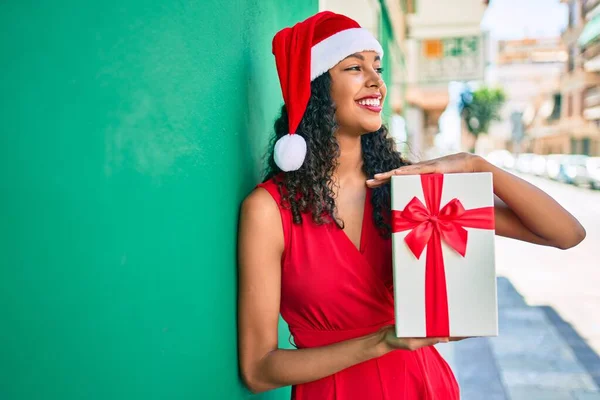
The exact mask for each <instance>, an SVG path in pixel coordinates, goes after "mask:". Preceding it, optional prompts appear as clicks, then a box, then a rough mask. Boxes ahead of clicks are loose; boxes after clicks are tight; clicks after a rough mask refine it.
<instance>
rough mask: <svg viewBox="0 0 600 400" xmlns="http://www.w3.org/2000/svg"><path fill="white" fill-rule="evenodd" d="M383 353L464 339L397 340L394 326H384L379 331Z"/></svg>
mask: <svg viewBox="0 0 600 400" xmlns="http://www.w3.org/2000/svg"><path fill="white" fill-rule="evenodd" d="M379 334H380V335H381V342H380V343H381V344H382V345H383V346H384V353H387V352H390V351H392V350H417V349H420V348H421V347H426V346H433V345H434V344H438V343H448V342H456V341H459V340H463V339H467V338H466V337H429V338H399V337H396V329H395V327H394V325H387V326H384V327H383V328H381V329H380V330H379Z"/></svg>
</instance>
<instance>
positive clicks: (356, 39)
mask: <svg viewBox="0 0 600 400" xmlns="http://www.w3.org/2000/svg"><path fill="white" fill-rule="evenodd" d="M361 51H375V52H377V53H378V54H379V56H380V57H381V58H383V49H382V47H381V44H379V42H378V41H377V39H376V38H375V37H374V36H373V35H372V34H371V32H369V31H368V30H367V29H364V28H361V27H360V25H359V24H358V22H356V21H354V20H353V19H351V18H348V17H346V16H345V15H341V14H336V13H333V12H331V11H323V12H320V13H317V14H315V15H313V16H312V17H310V18H308V19H306V20H304V21H302V22H299V23H297V24H296V25H294V26H293V27H291V28H284V29H282V30H280V31H279V32H277V34H276V35H275V37H274V38H273V55H274V56H275V63H276V64H277V74H278V75H279V82H280V84H281V91H282V94H283V100H284V102H285V107H286V110H287V114H288V119H289V121H288V123H289V129H290V133H289V134H288V135H285V136H283V137H281V138H280V139H279V140H278V141H277V143H275V149H274V153H273V158H274V159H275V164H277V166H278V167H279V168H280V169H281V170H282V171H285V172H289V171H296V170H298V169H300V167H301V166H302V164H303V162H304V159H305V157H306V150H307V149H306V141H305V140H304V138H303V137H301V136H300V135H297V134H296V130H297V129H298V126H299V125H300V121H301V120H302V117H303V116H304V112H305V111H306V107H307V105H308V101H309V99H310V83H311V82H312V81H313V80H314V79H315V78H317V77H318V76H320V75H322V74H323V73H325V72H327V71H328V70H329V69H331V68H333V67H334V66H335V65H336V64H337V63H339V62H340V61H342V60H343V59H344V58H346V57H348V56H349V55H351V54H354V53H359V52H361Z"/></svg>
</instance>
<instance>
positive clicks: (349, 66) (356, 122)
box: [329, 51, 387, 134]
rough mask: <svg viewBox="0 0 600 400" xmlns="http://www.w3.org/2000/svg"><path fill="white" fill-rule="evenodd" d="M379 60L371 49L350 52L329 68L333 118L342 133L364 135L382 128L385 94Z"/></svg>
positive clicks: (385, 89)
mask: <svg viewBox="0 0 600 400" xmlns="http://www.w3.org/2000/svg"><path fill="white" fill-rule="evenodd" d="M381 71H382V70H381V60H380V58H379V55H378V54H377V53H375V52H374V51H363V52H360V53H355V54H352V55H351V56H348V57H346V58H345V59H344V60H342V61H341V62H339V63H338V64H337V65H336V66H335V67H333V68H332V69H330V70H329V74H330V75H331V81H332V83H331V97H332V99H333V103H334V104H335V107H336V112H335V118H336V122H337V124H338V126H339V128H340V129H342V130H343V131H344V132H352V133H357V134H363V133H368V132H375V131H376V130H378V129H379V128H380V127H381V124H382V120H381V109H382V107H383V100H384V99H385V95H386V93H387V88H386V86H385V83H384V82H383V80H382V79H381Z"/></svg>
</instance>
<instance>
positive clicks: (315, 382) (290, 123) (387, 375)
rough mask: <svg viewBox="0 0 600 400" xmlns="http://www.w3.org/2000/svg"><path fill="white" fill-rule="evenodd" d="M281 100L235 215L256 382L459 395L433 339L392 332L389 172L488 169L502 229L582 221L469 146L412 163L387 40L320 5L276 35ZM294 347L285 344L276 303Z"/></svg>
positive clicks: (385, 394) (563, 231) (306, 396)
mask: <svg viewBox="0 0 600 400" xmlns="http://www.w3.org/2000/svg"><path fill="white" fill-rule="evenodd" d="M273 53H274V55H275V59H276V63H277V70H278V74H279V79H280V81H281V86H282V91H283V97H284V101H285V105H284V107H283V109H282V111H281V116H280V117H279V119H278V120H277V121H276V123H275V134H276V135H275V138H274V140H276V143H275V144H274V146H273V148H272V152H273V157H272V158H271V161H270V164H269V167H268V172H267V174H266V178H265V181H264V182H263V183H261V184H260V185H258V187H257V188H256V189H255V190H254V191H253V192H252V193H251V194H250V195H249V196H248V197H247V198H246V199H245V200H244V202H243V205H242V210H241V217H240V218H241V220H240V227H239V250H238V253H239V356H240V369H241V373H242V377H243V379H244V381H245V383H246V385H247V386H248V387H249V388H250V390H251V391H253V392H262V391H266V390H270V389H274V388H278V387H282V386H287V385H293V390H292V397H293V398H295V399H297V400H321V399H343V400H358V399H360V400H365V399H366V400H387V399H394V400H402V399H404V400H416V399H443V400H448V399H459V389H458V385H457V382H456V380H455V378H454V375H453V373H452V371H451V370H450V368H449V366H448V364H447V363H446V362H445V361H444V359H443V358H442V357H441V356H440V355H439V353H438V352H437V350H436V348H435V347H433V346H432V345H434V344H436V343H439V342H447V341H449V340H454V339H452V338H410V339H406V338H396V336H395V333H394V328H393V324H394V306H393V296H392V293H393V288H392V283H393V279H392V262H391V239H390V223H389V221H390V188H389V184H388V183H389V180H390V177H391V176H392V175H401V174H426V173H445V174H447V173H455V172H477V171H489V172H492V174H493V180H494V192H495V194H496V196H497V203H496V205H495V214H496V233H497V234H498V235H502V236H508V237H512V238H515V239H518V240H524V241H527V242H531V243H536V244H541V245H548V246H554V247H558V248H561V249H566V248H569V247H572V246H575V245H576V244H578V243H579V242H580V241H581V240H583V238H584V237H585V231H584V229H583V227H582V226H581V225H580V224H579V222H578V221H577V220H576V219H575V218H574V217H573V216H572V215H571V214H569V213H568V212H567V211H565V210H564V209H563V208H562V207H561V206H560V205H559V204H557V203H556V202H555V201H554V200H553V199H552V198H550V197H549V196H548V195H546V194H545V193H544V192H542V191H540V190H539V189H537V188H536V187H534V186H532V185H530V184H528V183H527V182H525V181H523V180H521V179H519V178H517V177H515V176H513V175H511V174H509V173H507V172H505V171H503V170H501V169H498V168H496V167H494V166H493V165H491V164H489V163H488V162H486V161H485V160H484V159H483V158H480V157H477V156H475V155H471V154H465V153H461V154H455V155H452V156H448V157H443V158H439V159H436V160H431V161H426V162H421V163H416V164H413V165H407V163H406V162H405V161H403V159H402V158H401V156H400V154H399V153H397V152H396V151H395V147H394V142H393V139H391V138H388V135H387V130H386V128H385V127H384V126H382V119H381V107H382V104H383V102H384V101H385V97H386V86H385V83H384V82H383V80H382V79H381V58H382V57H383V51H382V49H381V46H380V45H379V43H377V40H376V39H375V38H374V37H373V36H372V35H370V34H369V33H368V31H366V30H364V29H362V28H360V27H359V25H358V24H357V23H356V22H355V21H353V20H351V19H349V18H347V17H344V16H342V15H339V14H333V13H330V12H323V13H319V14H316V15H314V16H312V17H311V18H309V19H307V20H305V21H302V22H300V23H298V24H297V25H295V26H294V27H292V28H286V29H284V30H282V31H280V32H279V33H277V35H276V36H275V38H274V40H273ZM280 313H281V315H282V316H283V318H284V319H285V321H286V322H287V323H288V325H289V328H290V331H291V334H292V336H293V339H294V344H295V346H296V347H297V349H296V350H287V349H280V348H278V316H279V314H280Z"/></svg>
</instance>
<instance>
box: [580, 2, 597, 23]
mask: <svg viewBox="0 0 600 400" xmlns="http://www.w3.org/2000/svg"><path fill="white" fill-rule="evenodd" d="M599 5H600V0H583V15H584V17H585V18H586V19H589V18H592V17H593V16H594V15H596V14H598V12H599V11H600V8H599V7H598V6H599Z"/></svg>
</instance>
